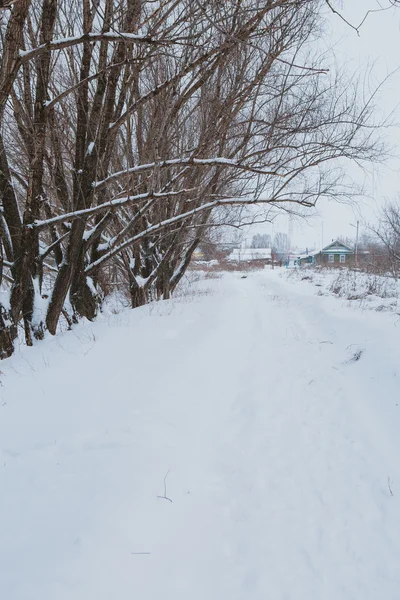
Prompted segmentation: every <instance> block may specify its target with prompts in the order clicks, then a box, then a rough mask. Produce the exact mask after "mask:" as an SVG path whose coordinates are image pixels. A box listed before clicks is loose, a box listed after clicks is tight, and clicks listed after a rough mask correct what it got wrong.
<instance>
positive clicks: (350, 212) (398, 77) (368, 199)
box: [246, 0, 400, 247]
mask: <svg viewBox="0 0 400 600" xmlns="http://www.w3.org/2000/svg"><path fill="white" fill-rule="evenodd" d="M343 4H345V5H351V6H346V7H344V8H343V9H342V14H343V16H344V17H345V18H346V19H347V20H348V21H349V22H351V23H353V24H356V25H358V24H359V23H360V22H361V21H362V19H363V18H364V16H365V14H366V12H367V10H368V9H377V8H379V4H378V0H351V2H344V3H343ZM380 4H381V5H382V6H388V5H389V0H380ZM336 5H337V3H336ZM328 20H329V22H328V32H327V33H328V35H326V36H324V42H323V43H325V44H327V45H329V46H330V47H332V48H334V54H335V59H336V64H337V66H338V68H341V67H342V65H343V66H344V67H345V68H346V70H347V72H350V73H352V72H360V69H363V70H364V71H365V70H367V69H369V68H372V79H371V83H372V85H373V84H375V83H378V82H381V81H383V80H384V79H385V77H387V75H388V74H389V73H392V72H394V71H396V69H398V71H397V72H396V73H394V74H393V75H391V77H390V78H389V81H388V82H387V83H386V84H385V85H384V86H383V88H382V90H381V92H380V96H379V103H378V104H379V110H380V111H381V113H382V115H383V116H388V115H389V114H390V113H392V111H394V114H393V117H392V120H393V121H394V122H397V123H398V124H399V126H398V127H392V128H391V129H390V130H389V131H387V130H385V132H383V134H382V135H383V136H384V138H385V139H386V140H387V142H388V144H389V145H391V147H392V148H393V150H394V152H395V153H397V154H398V157H397V158H396V157H393V158H390V159H389V160H387V161H385V164H384V165H380V164H377V165H370V166H369V167H368V173H365V174H364V175H362V174H361V173H360V171H359V169H358V168H356V167H355V166H351V165H347V174H348V176H350V177H351V178H352V179H354V180H356V181H357V182H359V183H361V184H362V185H363V187H364V189H365V192H366V193H365V196H363V198H362V200H361V201H360V202H357V205H356V206H353V207H350V206H348V205H343V204H338V203H336V202H332V201H330V202H328V201H326V200H321V201H320V203H319V204H318V213H319V215H320V216H318V217H314V218H313V219H311V220H309V224H308V225H307V224H306V223H304V222H303V223H298V222H296V223H295V225H294V236H293V237H294V243H295V244H297V245H299V246H304V247H305V246H308V247H311V246H313V244H314V243H316V245H317V246H321V241H322V223H323V241H324V245H326V244H328V243H329V242H330V241H331V240H332V239H333V238H336V237H338V236H339V235H346V236H349V237H354V236H355V229H354V228H352V227H351V225H350V223H356V221H357V219H358V220H360V230H361V232H362V229H363V227H362V224H363V222H372V221H373V220H374V219H375V218H376V214H377V211H378V207H379V204H380V203H382V202H383V201H384V199H385V198H393V197H395V196H396V195H397V194H398V193H399V194H400V143H399V141H400V107H399V106H398V105H399V103H400V7H399V8H390V9H389V10H387V11H384V12H378V13H373V14H370V15H369V16H368V17H367V19H366V21H365V22H364V24H363V25H362V27H361V28H360V32H359V33H360V34H359V35H357V33H356V32H355V31H354V30H352V29H351V28H350V27H349V26H347V25H346V24H345V23H344V22H343V21H342V20H341V19H340V18H339V17H338V16H335V15H333V14H331V15H328ZM274 230H275V231H279V230H280V231H285V232H287V231H288V219H287V217H279V218H278V219H277V220H276V222H275V224H274ZM257 232H268V233H271V232H272V226H270V225H263V226H258V227H257ZM252 233H253V231H251V234H252ZM246 237H247V233H246Z"/></svg>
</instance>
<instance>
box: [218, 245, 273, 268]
mask: <svg viewBox="0 0 400 600" xmlns="http://www.w3.org/2000/svg"><path fill="white" fill-rule="evenodd" d="M228 260H229V261H230V262H237V263H239V262H246V263H250V262H251V263H256V264H259V265H260V266H262V265H270V264H271V262H272V251H271V248H234V249H233V250H232V252H231V253H230V254H229V256H228Z"/></svg>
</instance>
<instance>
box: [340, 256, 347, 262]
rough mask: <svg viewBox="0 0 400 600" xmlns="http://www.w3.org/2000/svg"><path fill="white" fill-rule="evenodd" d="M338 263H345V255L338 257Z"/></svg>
mask: <svg viewBox="0 0 400 600" xmlns="http://www.w3.org/2000/svg"><path fill="white" fill-rule="evenodd" d="M340 262H341V263H345V262H346V255H345V254H341V255H340Z"/></svg>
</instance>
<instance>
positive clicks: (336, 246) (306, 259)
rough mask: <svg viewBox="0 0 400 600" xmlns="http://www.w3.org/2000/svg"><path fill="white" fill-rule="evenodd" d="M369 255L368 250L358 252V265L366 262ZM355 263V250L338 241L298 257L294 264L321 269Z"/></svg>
mask: <svg viewBox="0 0 400 600" xmlns="http://www.w3.org/2000/svg"><path fill="white" fill-rule="evenodd" d="M369 254H370V253H369V251H368V250H358V252H357V261H358V264H362V263H363V262H365V261H366V260H368V256H369ZM357 261H356V251H355V249H353V248H351V247H350V246H348V245H347V244H345V243H344V242H341V241H340V240H334V241H332V242H331V243H330V244H329V245H328V246H325V248H322V250H314V251H313V252H309V253H307V254H302V255H300V256H299V257H298V258H297V261H296V262H297V264H299V265H306V264H311V265H319V266H322V267H329V266H332V267H338V266H345V265H354V263H356V262H357Z"/></svg>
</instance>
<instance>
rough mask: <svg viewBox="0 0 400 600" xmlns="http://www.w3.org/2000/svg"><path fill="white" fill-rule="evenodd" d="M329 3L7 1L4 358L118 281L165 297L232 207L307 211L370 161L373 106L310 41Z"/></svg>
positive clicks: (1, 146) (72, 317)
mask: <svg viewBox="0 0 400 600" xmlns="http://www.w3.org/2000/svg"><path fill="white" fill-rule="evenodd" d="M322 5H325V3H324V2H321V1H320V0H224V2H221V1H220V0H17V1H15V2H6V3H4V2H3V4H2V5H1V7H0V18H1V23H0V44H1V47H0V57H1V64H0V200H1V214H0V234H1V244H0V252H1V265H0V274H1V277H2V295H1V298H2V301H1V305H0V354H1V356H2V357H5V356H9V355H10V354H11V353H12V352H13V348H14V342H15V339H16V337H17V336H18V331H19V328H20V327H21V328H22V329H23V332H24V336H25V339H26V343H27V344H32V343H33V340H34V339H35V338H36V339H40V338H42V337H43V335H44V333H45V331H49V332H50V333H51V334H55V333H56V332H57V329H58V327H59V325H60V320H63V319H64V320H66V321H67V322H68V323H70V324H71V323H72V322H74V321H76V320H77V319H79V318H80V317H86V318H88V319H93V318H94V317H95V316H96V313H97V311H98V310H99V307H100V306H101V301H102V298H103V297H104V294H105V293H107V291H108V289H109V279H110V277H111V276H112V277H116V278H117V279H118V280H123V281H125V282H126V284H127V285H128V287H129V290H130V295H131V302H132V306H138V305H140V304H143V303H145V302H147V301H148V300H149V299H156V298H168V297H169V295H170V294H171V292H173V290H174V288H175V287H176V286H177V284H178V283H179V281H180V279H181V277H182V276H183V274H184V272H185V269H186V268H187V266H188V264H189V262H190V259H191V256H192V253H193V251H194V250H195V248H196V247H197V245H198V244H199V242H200V240H201V239H202V237H203V236H204V234H205V232H206V230H207V228H209V227H210V226H211V225H213V224H215V222H216V220H217V221H218V222H224V221H225V216H226V215H227V214H228V213H229V211H230V210H235V209H236V208H237V207H238V206H247V205H252V204H255V203H257V204H266V205H267V206H268V207H270V206H271V205H272V206H274V207H279V206H280V205H285V206H286V207H287V205H288V203H291V205H301V206H304V207H312V206H314V205H315V202H316V201H317V200H318V198H319V197H321V196H325V197H326V196H332V197H336V195H338V194H341V193H344V192H345V190H343V188H342V187H341V183H340V182H341V173H340V165H341V164H342V160H352V159H356V160H357V161H359V162H362V161H364V160H374V159H375V158H376V157H379V156H380V153H381V150H382V149H381V146H380V144H379V142H378V141H377V140H376V138H375V127H374V126H373V123H372V120H371V114H372V104H371V100H370V99H367V100H365V101H364V103H363V104H362V105H360V103H359V101H358V100H357V97H358V92H359V88H358V85H357V83H356V82H354V81H353V82H349V81H346V80H345V79H344V77H343V75H341V74H337V73H331V72H329V71H327V70H326V69H325V68H324V64H323V57H321V55H320V53H318V52H316V51H315V43H316V41H317V39H318V36H319V35H320V32H321V27H322V24H321V7H322ZM221 215H222V217H221Z"/></svg>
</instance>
